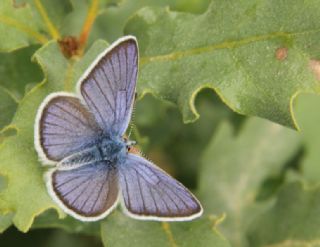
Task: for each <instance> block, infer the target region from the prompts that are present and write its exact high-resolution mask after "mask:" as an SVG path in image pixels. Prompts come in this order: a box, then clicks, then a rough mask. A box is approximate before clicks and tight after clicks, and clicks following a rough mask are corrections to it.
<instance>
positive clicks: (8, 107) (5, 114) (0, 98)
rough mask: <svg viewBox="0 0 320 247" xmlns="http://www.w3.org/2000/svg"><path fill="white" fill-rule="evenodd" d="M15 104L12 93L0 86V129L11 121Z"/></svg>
mask: <svg viewBox="0 0 320 247" xmlns="http://www.w3.org/2000/svg"><path fill="white" fill-rule="evenodd" d="M17 104H18V103H17V101H16V99H15V98H14V97H13V96H12V94H10V93H9V92H8V91H7V90H5V89H4V88H1V87H0V130H1V129H2V128H3V127H4V126H6V125H8V124H9V123H10V122H11V119H12V117H13V115H14V113H15V111H16V107H17Z"/></svg>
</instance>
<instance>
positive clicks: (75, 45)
mask: <svg viewBox="0 0 320 247" xmlns="http://www.w3.org/2000/svg"><path fill="white" fill-rule="evenodd" d="M58 43H59V45H60V49H61V51H62V53H63V55H64V56H65V57H67V58H70V57H73V56H76V55H79V41H78V38H77V37H74V36H66V37H63V38H62V39H60V40H58Z"/></svg>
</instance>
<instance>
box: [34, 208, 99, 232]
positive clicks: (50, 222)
mask: <svg viewBox="0 0 320 247" xmlns="http://www.w3.org/2000/svg"><path fill="white" fill-rule="evenodd" d="M38 228H61V229H63V230H65V231H67V232H69V233H85V234H87V235H93V236H96V237H100V224H95V223H90V222H82V221H79V220H77V219H75V218H72V217H70V216H67V217H66V218H64V219H61V218H59V215H57V213H56V212H55V211H54V210H48V211H46V212H44V213H43V214H41V215H40V216H38V217H37V218H36V219H35V221H34V223H33V224H32V229H38Z"/></svg>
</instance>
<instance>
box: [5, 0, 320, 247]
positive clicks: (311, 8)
mask: <svg viewBox="0 0 320 247" xmlns="http://www.w3.org/2000/svg"><path fill="white" fill-rule="evenodd" d="M94 4H96V9H95V8H94ZM94 10H96V11H94ZM91 12H92V13H94V14H95V17H96V19H95V22H94V24H93V26H92V29H91V32H90V36H89V38H88V42H86V43H85V45H86V46H85V47H84V48H85V49H84V50H81V51H80V52H79V53H77V54H76V55H75V56H73V57H71V58H68V57H65V56H64V55H63V53H62V52H61V50H60V47H59V43H58V42H57V40H61V39H62V38H63V37H65V36H76V37H78V36H79V34H80V33H81V31H82V28H83V25H84V23H86V21H88V13H91ZM319 19H320V1H319V0H310V1H302V0H298V1H294V2H292V1H289V0H284V1H276V0H271V1H269V0H259V1H256V0H254V1H251V0H250V1H249V0H241V1H237V0H231V1H223V0H217V1H213V2H211V1H209V0H198V1H195V0H173V1H168V0H161V1H156V0H139V1H131V0H100V1H97V0H79V1H76V0H69V1H63V0H59V1H53V0H15V1H13V0H3V1H1V2H0V36H1V39H0V52H1V53H0V232H1V233H2V234H0V246H1V247H6V246H26V247H27V246H48V247H55V246H70V247H73V246H80V247H82V246H83V247H86V246H94V247H95V246H97V247H98V246H108V247H109V246H129V245H130V246H131V247H135V246H170V247H176V246H200V247H201V246H205V247H207V246H213V247H216V246H239V247H241V246H245V247H246V246H279V247H280V246H318V245H319V240H318V239H319V238H320V232H319V229H320V221H319V219H320V210H319V209H320V201H319V182H318V181H319V178H320V156H319V151H318V150H319V149H320V129H319V121H320V111H319V109H320V108H319V106H320V96H319V95H318V93H319V90H320V83H319V78H320V76H319V75H320V69H319V68H320V65H319V64H320V62H319V61H318V60H319V59H320V27H319V25H320V24H319V21H318V20H319ZM50 25H51V26H50ZM128 33H130V34H134V35H136V36H137V38H138V42H139V48H140V53H141V60H140V61H141V62H140V68H139V69H140V74H139V80H138V100H137V102H136V108H135V114H134V119H133V125H132V128H131V131H132V137H133V138H134V139H136V140H137V141H138V144H139V147H140V148H141V150H142V152H143V153H145V154H146V155H147V156H148V157H149V158H150V159H151V160H153V161H154V162H155V163H156V164H157V165H158V166H160V167H162V168H163V169H164V170H166V171H167V172H168V173H170V174H171V175H172V176H174V177H175V178H177V179H178V180H179V181H181V182H182V183H183V184H185V185H186V186H187V187H189V188H190V189H191V190H193V191H194V192H195V194H196V195H197V196H198V198H199V199H200V201H201V202H202V204H203V206H204V210H205V211H204V215H203V216H202V217H201V218H200V219H197V220H194V221H192V222H176V223H161V222H145V221H137V220H133V219H130V218H128V217H126V216H124V215H123V214H122V213H121V211H120V210H119V209H116V210H115V212H114V213H112V214H111V215H110V216H108V217H107V218H106V219H104V220H102V221H100V222H94V223H84V222H80V221H78V220H75V219H73V218H72V217H69V216H66V215H65V214H64V213H63V212H62V211H61V210H60V209H59V208H58V206H56V205H55V204H54V203H53V201H52V200H51V199H50V197H49V196H48V194H47V191H46V188H45V185H44V181H43V172H44V171H45V169H44V168H43V167H41V165H40V163H39V161H38V157H37V154H36V152H35V150H34V147H33V131H34V129H33V126H34V118H35V113H36V111H37V109H38V106H39V104H40V103H41V102H42V100H43V99H44V98H45V97H46V95H48V94H49V93H51V92H56V91H71V92H73V91H74V85H75V83H76V81H77V79H78V78H79V77H80V76H81V74H82V73H83V71H84V70H85V69H86V68H87V67H88V65H89V64H90V62H91V61H92V60H93V59H94V58H95V57H96V56H97V54H99V53H100V52H101V51H102V50H103V49H105V47H107V46H108V44H110V43H111V42H112V41H114V40H116V39H117V38H119V37H120V36H122V35H123V34H128ZM78 48H79V47H78ZM80 48H81V47H80ZM80 48H79V49H80ZM239 113H241V114H243V115H240V114H239ZM199 116H200V117H199ZM257 116H258V117H259V116H260V117H263V118H264V119H262V118H258V117H257ZM271 121H273V122H271ZM186 122H188V124H186ZM191 122H192V123H191ZM279 124H282V125H279ZM285 126H290V127H292V129H289V128H288V127H285ZM294 127H299V131H297V130H293V128H294ZM20 231H22V232H27V233H26V234H25V233H21V232H20Z"/></svg>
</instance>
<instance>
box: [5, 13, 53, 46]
mask: <svg viewBox="0 0 320 247" xmlns="http://www.w3.org/2000/svg"><path fill="white" fill-rule="evenodd" d="M0 22H2V23H4V24H6V25H8V26H12V27H14V28H16V29H19V30H20V31H22V32H24V33H25V34H27V35H28V36H30V37H32V38H34V39H35V40H36V41H37V42H39V43H40V44H45V43H47V42H48V39H47V37H46V36H44V35H42V34H41V33H38V32H37V31H35V30H33V29H31V28H30V27H28V26H26V25H24V24H23V23H21V22H19V21H17V20H15V19H13V18H11V17H8V16H4V15H0Z"/></svg>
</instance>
